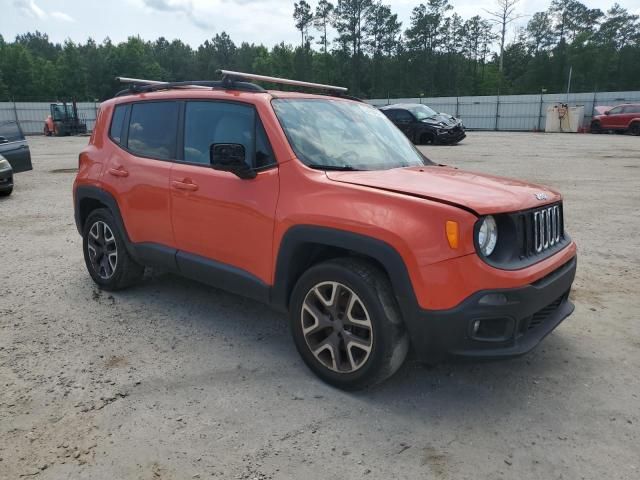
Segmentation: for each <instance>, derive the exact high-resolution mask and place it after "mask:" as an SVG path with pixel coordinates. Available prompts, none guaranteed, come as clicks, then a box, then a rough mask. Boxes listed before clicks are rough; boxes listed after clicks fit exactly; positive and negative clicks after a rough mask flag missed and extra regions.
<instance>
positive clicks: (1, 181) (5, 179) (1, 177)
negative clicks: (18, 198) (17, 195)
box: [0, 168, 13, 192]
mask: <svg viewBox="0 0 640 480" xmlns="http://www.w3.org/2000/svg"><path fill="white" fill-rule="evenodd" d="M12 188H13V170H12V169H11V168H8V169H6V170H0V192H3V191H6V190H11V189H12Z"/></svg>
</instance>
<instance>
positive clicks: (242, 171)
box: [209, 143, 256, 180]
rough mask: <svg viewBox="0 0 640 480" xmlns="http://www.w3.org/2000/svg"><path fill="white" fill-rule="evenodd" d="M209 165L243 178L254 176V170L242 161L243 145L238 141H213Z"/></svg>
mask: <svg viewBox="0 0 640 480" xmlns="http://www.w3.org/2000/svg"><path fill="white" fill-rule="evenodd" d="M209 154H210V159H211V166H212V167H213V168H214V169H215V170H221V171H223V172H231V173H233V174H234V175H237V176H238V177H239V178H242V179H243V180H249V179H252V178H256V172H255V171H254V170H253V169H252V168H251V167H249V165H247V164H246V163H245V161H244V159H245V155H246V153H245V149H244V145H241V144H239V143H214V144H212V145H211V147H210V150H209Z"/></svg>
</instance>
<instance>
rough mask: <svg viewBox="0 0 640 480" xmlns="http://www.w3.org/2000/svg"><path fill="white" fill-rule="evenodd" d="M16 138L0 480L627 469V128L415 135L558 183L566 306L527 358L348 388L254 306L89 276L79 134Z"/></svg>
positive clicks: (589, 475)
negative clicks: (571, 255)
mask: <svg viewBox="0 0 640 480" xmlns="http://www.w3.org/2000/svg"><path fill="white" fill-rule="evenodd" d="M30 143H31V147H32V152H33V163H34V171H33V172H30V173H24V174H20V175H18V176H17V187H16V189H15V191H14V194H13V195H12V196H11V197H10V198H8V199H2V200H0V251H1V252H2V255H1V257H0V258H1V261H0V478H2V479H17V478H19V477H23V476H26V477H29V476H31V477H37V478H43V479H67V478H68V479H80V478H91V479H92V480H96V479H109V480H112V479H153V480H157V479H185V478H186V479H190V478H224V479H234V478H241V479H244V478H247V479H285V478H305V479H308V480H313V479H323V480H326V479H346V478H367V479H369V478H370V479H389V478H406V479H417V478H426V479H456V480H457V479H473V480H477V479H500V478H505V479H513V478H517V479H519V480H522V479H545V480H547V479H560V478H562V479H582V478H585V479H598V480H600V479H603V478H606V479H630V480H636V479H638V478H640V453H639V452H640V398H639V396H640V379H639V376H638V372H640V321H639V320H640V318H639V315H638V313H639V312H640V296H639V295H638V293H639V292H640V268H639V267H640V256H639V252H640V229H639V227H640V190H639V186H640V138H634V137H627V136H618V135H610V136H595V135H593V136H592V135H560V134H558V135H552V134H551V135H545V134H514V133H471V134H470V135H469V137H468V138H467V139H466V140H465V141H464V142H463V143H462V144H461V145H458V146H455V147H432V148H428V149H425V150H426V151H427V154H428V155H429V156H431V157H432V158H433V159H434V160H437V161H440V162H443V163H450V164H453V165H456V166H460V167H463V168H468V169H471V170H477V171H482V172H490V173H496V174H503V175H508V176H516V177H521V178H525V179H528V180H532V181H537V182H542V183H546V184H549V185H551V186H553V187H556V188H558V189H559V190H561V191H562V192H563V193H564V194H565V215H566V219H567V227H568V230H569V231H570V232H571V234H572V236H573V237H574V238H575V240H576V241H577V242H578V245H579V250H580V260H579V268H578V276H577V280H576V283H575V290H574V292H573V298H574V300H575V302H576V311H575V313H574V315H573V316H572V317H570V318H569V319H568V320H567V321H566V322H565V323H564V324H562V325H561V326H560V327H559V328H558V330H557V331H556V332H555V333H553V334H552V335H550V336H549V337H548V338H547V339H546V340H545V341H544V342H543V344H542V345H540V346H539V347H538V348H537V349H536V350H534V351H533V352H531V353H530V354H529V355H526V356H524V357H521V358H518V359H514V360H508V361H500V362H483V363H479V362H465V363H457V362H456V363H448V364H444V365H440V366H438V367H434V368H427V367H425V366H422V365H419V364H416V363H412V362H409V363H407V364H406V365H405V366H404V367H403V368H402V369H401V370H400V371H399V372H398V374H397V375H396V376H395V377H393V378H392V379H391V380H389V381H387V382H386V383H385V384H383V385H382V386H380V387H378V388H376V389H374V390H371V391H366V392H360V393H355V394H353V393H351V394H347V393H343V392H341V391H337V390H335V389H332V388H330V387H328V386H326V385H324V384H323V383H321V382H320V381H319V380H317V379H316V378H315V377H314V376H313V375H312V374H311V373H310V372H309V371H308V370H307V369H306V367H305V366H304V365H303V363H302V361H301V360H300V359H299V358H298V355H297V353H296V351H295V348H294V346H293V343H292V341H291V339H290V337H289V332H288V328H287V325H286V318H285V317H284V316H283V315H280V314H278V313H275V312H272V311H270V310H269V309H267V308H265V307H264V306H262V305H260V304H258V303H255V302H252V301H249V300H245V299H242V298H240V297H237V296H233V295H230V294H226V293H224V292H221V291H217V290H213V289H211V288H208V287H206V286H202V285H199V284H197V283H194V282H191V281H188V280H183V279H180V278H177V277H175V276H172V275H166V274H165V275H161V274H155V275H151V276H150V278H147V279H146V280H145V282H144V283H143V284H142V285H140V286H138V287H136V288H133V289H130V290H127V291H125V292H121V293H117V294H110V293H108V292H101V291H100V290H98V289H97V288H96V287H95V286H94V285H93V283H92V282H91V280H90V278H89V275H88V274H87V273H86V271H85V266H84V263H83V259H82V253H81V239H80V237H79V235H78V233H77V231H76V229H75V226H74V223H73V211H72V200H71V184H72V181H73V175H74V173H73V172H74V168H75V166H76V162H77V154H78V151H79V150H80V149H81V148H82V146H83V144H85V143H86V138H60V139H58V138H42V137H35V138H32V139H30Z"/></svg>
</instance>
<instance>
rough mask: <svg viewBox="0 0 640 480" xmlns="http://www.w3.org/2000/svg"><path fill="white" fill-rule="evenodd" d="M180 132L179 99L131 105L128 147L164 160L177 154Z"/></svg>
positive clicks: (138, 153)
mask: <svg viewBox="0 0 640 480" xmlns="http://www.w3.org/2000/svg"><path fill="white" fill-rule="evenodd" d="M177 132H178V104H177V103H176V102H144V103H134V104H133V105H132V107H131V120H130V121H129V139H128V142H127V147H128V148H129V150H131V152H133V153H134V154H137V155H141V156H143V157H151V158H158V159H161V160H170V159H173V158H175V155H176V153H175V152H176V137H177Z"/></svg>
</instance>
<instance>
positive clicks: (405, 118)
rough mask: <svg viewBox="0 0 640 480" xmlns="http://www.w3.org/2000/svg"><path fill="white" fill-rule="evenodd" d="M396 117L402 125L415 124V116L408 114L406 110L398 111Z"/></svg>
mask: <svg viewBox="0 0 640 480" xmlns="http://www.w3.org/2000/svg"><path fill="white" fill-rule="evenodd" d="M396 112H397V113H396V117H397V120H398V122H400V123H411V122H413V116H412V115H411V114H410V113H409V112H407V111H406V110H396Z"/></svg>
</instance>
